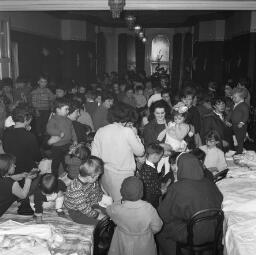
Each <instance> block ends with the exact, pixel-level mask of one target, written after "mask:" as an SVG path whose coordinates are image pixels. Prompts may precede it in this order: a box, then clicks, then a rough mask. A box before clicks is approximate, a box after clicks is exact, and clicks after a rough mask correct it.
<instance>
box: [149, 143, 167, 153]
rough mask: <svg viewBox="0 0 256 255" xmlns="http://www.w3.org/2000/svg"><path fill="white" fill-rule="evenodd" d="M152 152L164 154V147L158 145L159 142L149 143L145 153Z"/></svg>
mask: <svg viewBox="0 0 256 255" xmlns="http://www.w3.org/2000/svg"><path fill="white" fill-rule="evenodd" d="M152 154H158V155H160V154H164V149H163V147H162V146H160V145H159V143H157V142H155V143H150V144H149V145H148V146H147V148H146V155H147V156H149V155H152Z"/></svg>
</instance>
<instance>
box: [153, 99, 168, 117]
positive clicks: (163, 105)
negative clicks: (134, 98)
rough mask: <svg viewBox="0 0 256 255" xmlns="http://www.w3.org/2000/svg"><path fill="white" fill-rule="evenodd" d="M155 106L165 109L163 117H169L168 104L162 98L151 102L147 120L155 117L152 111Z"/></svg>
mask: <svg viewBox="0 0 256 255" xmlns="http://www.w3.org/2000/svg"><path fill="white" fill-rule="evenodd" d="M157 108H162V109H164V110H165V118H166V119H170V118H171V112H170V107H169V105H168V104H167V103H166V102H165V101H164V100H163V99H161V100H158V101H156V102H154V103H152V104H151V106H150V108H149V111H150V114H149V117H148V119H149V121H152V120H154V119H155V115H154V112H155V110H156V109H157Z"/></svg>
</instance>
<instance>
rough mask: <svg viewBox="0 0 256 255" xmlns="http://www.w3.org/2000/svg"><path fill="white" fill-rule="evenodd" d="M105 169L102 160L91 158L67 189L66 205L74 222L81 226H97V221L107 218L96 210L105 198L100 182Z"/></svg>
mask: <svg viewBox="0 0 256 255" xmlns="http://www.w3.org/2000/svg"><path fill="white" fill-rule="evenodd" d="M103 168H104V163H103V161H102V160H101V159H100V158H98V157H95V156H90V157H89V158H88V160H87V161H86V162H85V163H83V164H82V165H81V166H80V169H79V175H78V177H77V178H76V179H74V180H73V181H72V182H71V185H70V186H69V187H68V188H67V192H66V194H65V199H64V205H65V206H66V208H67V209H68V213H69V216H70V218H71V219H72V220H73V221H75V222H77V223H80V224H96V223H97V220H100V219H101V218H103V217H104V216H105V215H103V214H102V213H101V212H100V211H98V210H97V209H94V206H95V205H98V204H99V202H100V201H101V200H102V197H103V192H102V190H101V188H100V185H99V181H98V179H99V176H100V175H101V174H102V173H103Z"/></svg>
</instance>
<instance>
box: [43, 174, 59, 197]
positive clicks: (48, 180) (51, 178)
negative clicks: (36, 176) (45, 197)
mask: <svg viewBox="0 0 256 255" xmlns="http://www.w3.org/2000/svg"><path fill="white" fill-rule="evenodd" d="M39 188H40V190H41V191H42V192H43V193H44V194H52V193H56V192H57V189H58V179H57V177H56V176H55V175H54V174H51V173H46V174H43V175H42V176H41V178H40V181H39Z"/></svg>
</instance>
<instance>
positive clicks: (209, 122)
mask: <svg viewBox="0 0 256 255" xmlns="http://www.w3.org/2000/svg"><path fill="white" fill-rule="evenodd" d="M211 130H216V131H217V132H218V134H219V135H220V139H221V140H225V141H227V142H228V143H229V144H230V145H232V143H233V138H232V129H231V128H229V127H228V126H226V125H225V122H224V121H223V120H221V118H220V117H219V116H218V115H217V114H216V113H214V112H212V113H210V114H208V115H206V116H205V117H204V118H203V126H202V138H203V141H204V142H205V139H204V138H205V136H206V134H207V133H208V132H209V131H211Z"/></svg>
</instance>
